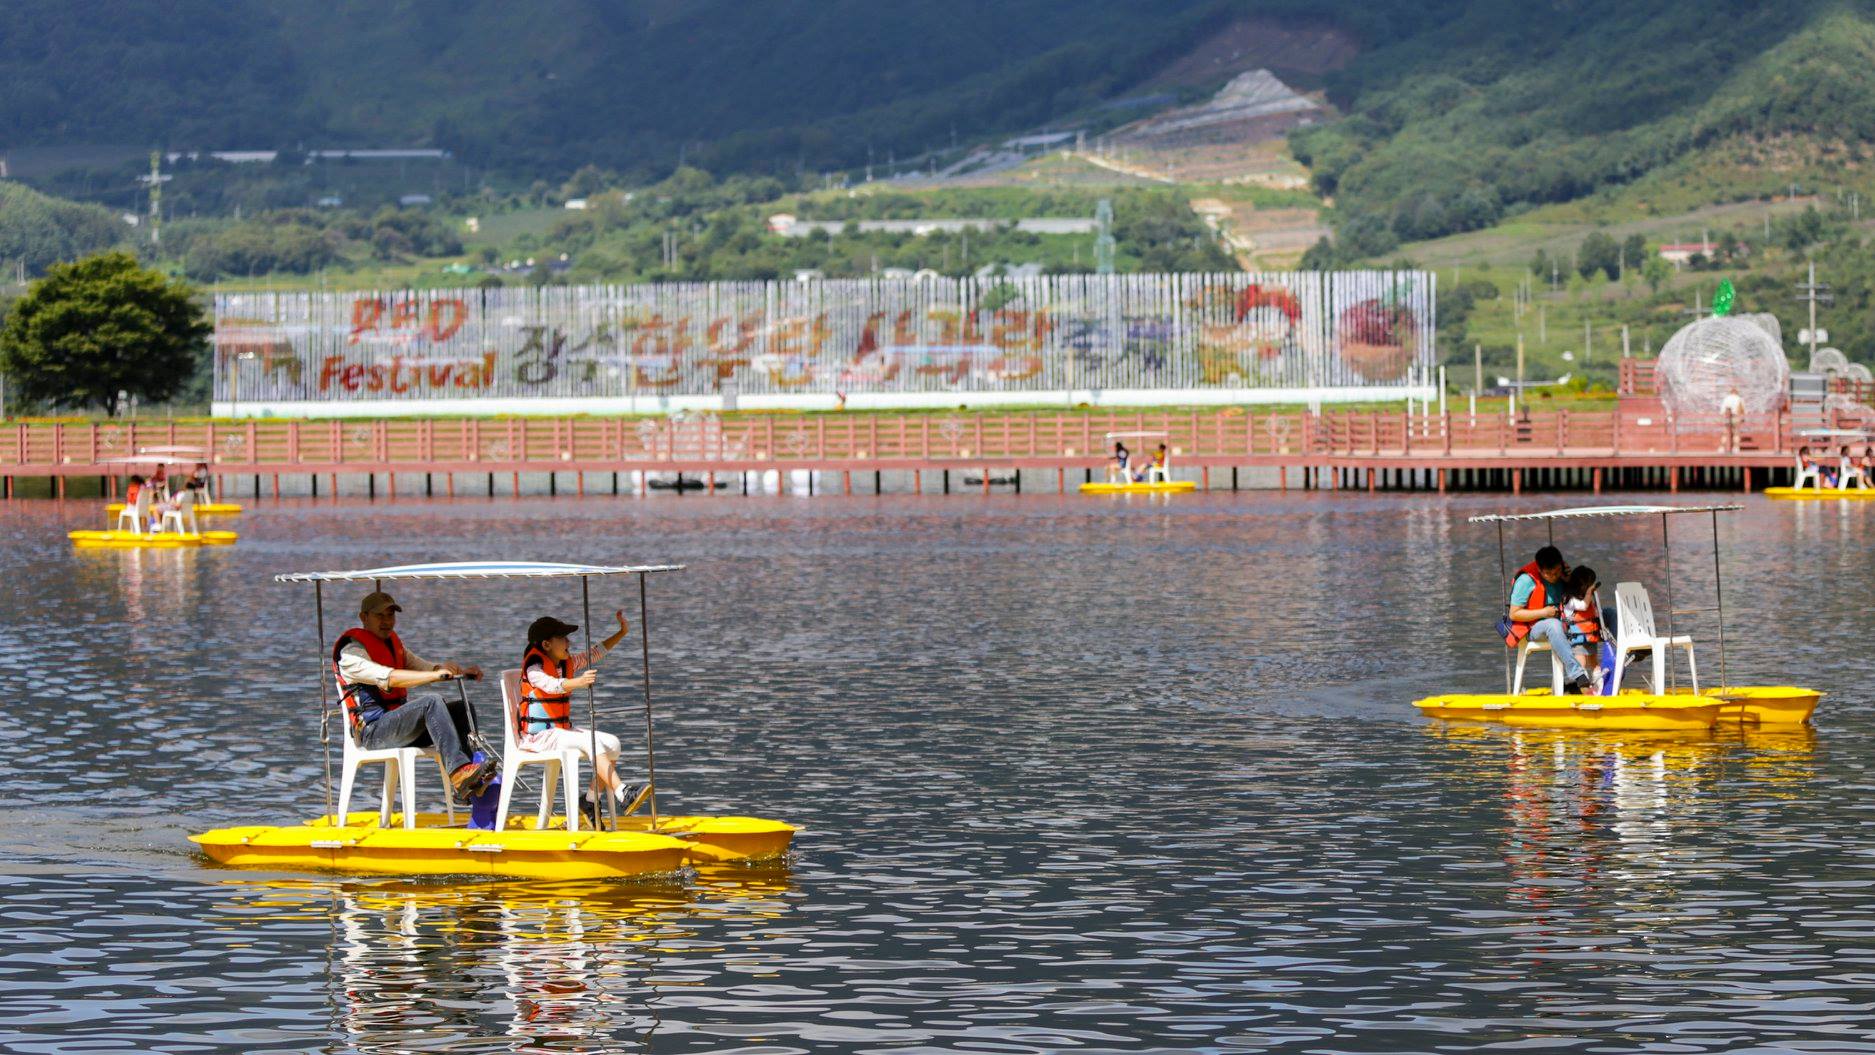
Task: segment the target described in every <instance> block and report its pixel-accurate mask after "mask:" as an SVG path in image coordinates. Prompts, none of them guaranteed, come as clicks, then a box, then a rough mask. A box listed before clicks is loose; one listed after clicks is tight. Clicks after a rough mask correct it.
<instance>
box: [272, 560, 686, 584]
mask: <svg viewBox="0 0 1875 1055" xmlns="http://www.w3.org/2000/svg"><path fill="white" fill-rule="evenodd" d="M683 568H684V566H683V565H681V564H635V565H619V566H613V565H607V564H555V563H549V562H544V561H522V560H508V561H456V562H452V563H446V564H399V565H396V566H395V567H390V568H362V569H359V570H357V571H301V572H292V573H290V574H287V575H276V576H274V577H273V581H275V582H357V581H363V580H377V579H553V578H575V577H582V578H583V577H587V576H592V577H598V576H602V575H636V574H639V573H643V572H656V571H682V570H683Z"/></svg>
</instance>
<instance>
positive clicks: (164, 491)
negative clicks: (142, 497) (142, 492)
mask: <svg viewBox="0 0 1875 1055" xmlns="http://www.w3.org/2000/svg"><path fill="white" fill-rule="evenodd" d="M150 486H151V487H154V488H155V489H156V493H155V494H153V495H151V496H150V498H151V502H152V504H154V503H155V502H160V501H162V500H163V499H165V498H168V497H169V467H168V466H166V465H164V464H163V463H162V462H157V463H156V471H155V472H153V473H151V474H150Z"/></svg>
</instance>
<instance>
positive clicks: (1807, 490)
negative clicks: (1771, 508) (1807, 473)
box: [1764, 487, 1875, 502]
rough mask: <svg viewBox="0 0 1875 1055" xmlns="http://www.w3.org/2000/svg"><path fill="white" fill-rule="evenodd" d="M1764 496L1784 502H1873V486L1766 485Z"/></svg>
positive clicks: (1874, 498) (1874, 500)
mask: <svg viewBox="0 0 1875 1055" xmlns="http://www.w3.org/2000/svg"><path fill="white" fill-rule="evenodd" d="M1764 497H1766V498H1775V499H1781V500H1783V501H1786V502H1795V501H1805V500H1819V499H1820V500H1825V501H1830V500H1833V501H1838V502H1844V501H1846V502H1875V487H1767V488H1765V489H1764Z"/></svg>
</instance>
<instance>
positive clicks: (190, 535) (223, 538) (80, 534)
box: [65, 530, 241, 549]
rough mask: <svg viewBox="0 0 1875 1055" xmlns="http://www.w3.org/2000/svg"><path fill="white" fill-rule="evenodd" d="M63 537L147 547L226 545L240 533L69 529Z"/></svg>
mask: <svg viewBox="0 0 1875 1055" xmlns="http://www.w3.org/2000/svg"><path fill="white" fill-rule="evenodd" d="M65 537H66V538H69V539H71V540H72V541H73V542H75V543H77V544H78V546H79V547H80V548H85V549H149V548H174V547H178V546H229V545H233V544H234V542H235V540H236V539H238V538H240V537H241V536H240V535H238V534H236V533H235V532H233V531H202V532H193V531H181V532H178V531H154V532H145V533H143V534H138V533H136V532H135V531H115V530H113V531H87V530H79V531H68V532H66V533H65Z"/></svg>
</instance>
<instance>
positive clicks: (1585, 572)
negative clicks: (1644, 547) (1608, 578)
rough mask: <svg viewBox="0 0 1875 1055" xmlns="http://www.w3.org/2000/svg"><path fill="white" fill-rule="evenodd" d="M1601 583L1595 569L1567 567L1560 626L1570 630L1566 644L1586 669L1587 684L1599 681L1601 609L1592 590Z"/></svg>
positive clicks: (1598, 682)
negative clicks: (1567, 574)
mask: <svg viewBox="0 0 1875 1055" xmlns="http://www.w3.org/2000/svg"><path fill="white" fill-rule="evenodd" d="M1599 586H1601V583H1600V582H1599V581H1598V580H1597V579H1596V577H1595V569H1594V568H1591V567H1589V566H1588V565H1586V564H1584V565H1582V566H1581V567H1578V568H1571V569H1570V570H1569V584H1568V587H1567V592H1568V595H1569V599H1568V600H1566V601H1564V602H1563V606H1562V621H1563V628H1564V629H1565V630H1566V631H1567V632H1568V634H1569V645H1570V647H1571V648H1572V649H1574V650H1575V657H1576V662H1577V663H1580V664H1582V668H1583V669H1584V670H1586V671H1588V674H1589V684H1590V685H1591V686H1596V687H1599V686H1600V685H1601V671H1600V670H1599V669H1598V668H1599V667H1600V666H1601V643H1602V613H1601V606H1600V605H1598V604H1596V602H1595V590H1596V589H1597V588H1598V587H1599Z"/></svg>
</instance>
